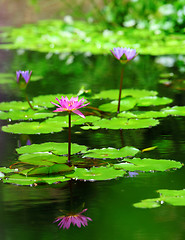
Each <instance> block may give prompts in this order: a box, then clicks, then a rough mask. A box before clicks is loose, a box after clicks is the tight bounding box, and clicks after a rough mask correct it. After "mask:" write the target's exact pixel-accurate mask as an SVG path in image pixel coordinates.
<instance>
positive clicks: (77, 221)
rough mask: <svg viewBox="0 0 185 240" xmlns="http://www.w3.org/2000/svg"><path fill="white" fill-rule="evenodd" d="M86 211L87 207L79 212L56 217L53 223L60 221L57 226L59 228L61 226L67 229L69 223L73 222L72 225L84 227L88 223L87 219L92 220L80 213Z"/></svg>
mask: <svg viewBox="0 0 185 240" xmlns="http://www.w3.org/2000/svg"><path fill="white" fill-rule="evenodd" d="M86 211H87V209H84V210H83V211H81V212H79V213H75V214H68V215H66V216H65V215H64V216H60V217H57V218H56V220H55V221H54V223H55V222H58V221H60V222H59V224H58V226H59V228H63V229H65V228H66V229H68V228H69V227H70V225H71V223H72V224H73V226H75V225H76V226H77V227H79V228H80V227H81V225H83V226H84V227H85V226H87V225H88V223H87V221H92V219H91V218H89V217H86V216H84V215H82V213H83V212H86Z"/></svg>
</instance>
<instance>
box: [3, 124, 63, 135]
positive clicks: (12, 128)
mask: <svg viewBox="0 0 185 240" xmlns="http://www.w3.org/2000/svg"><path fill="white" fill-rule="evenodd" d="M62 130H63V129H62V127H61V126H60V124H57V125H56V124H55V125H52V124H50V123H48V122H47V121H45V122H42V123H39V122H21V123H15V124H10V125H7V126H3V127H2V131H4V132H9V133H15V134H41V133H53V132H60V131H62Z"/></svg>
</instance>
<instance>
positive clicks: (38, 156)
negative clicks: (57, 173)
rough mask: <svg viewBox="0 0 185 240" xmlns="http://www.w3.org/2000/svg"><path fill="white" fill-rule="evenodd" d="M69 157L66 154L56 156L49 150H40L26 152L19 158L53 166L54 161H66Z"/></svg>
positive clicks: (31, 162)
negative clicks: (37, 151)
mask: <svg viewBox="0 0 185 240" xmlns="http://www.w3.org/2000/svg"><path fill="white" fill-rule="evenodd" d="M67 159H68V158H67V157H65V156H56V155H53V154H52V153H49V152H39V153H31V154H28V153H25V154H23V155H21V156H19V159H18V160H19V161H21V162H24V163H28V164H31V165H39V166H42V165H45V166H52V165H53V164H54V163H66V162H67Z"/></svg>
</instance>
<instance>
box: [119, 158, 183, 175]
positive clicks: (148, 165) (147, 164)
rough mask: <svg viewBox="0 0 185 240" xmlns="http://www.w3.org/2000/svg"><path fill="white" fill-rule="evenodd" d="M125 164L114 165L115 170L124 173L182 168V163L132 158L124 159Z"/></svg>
mask: <svg viewBox="0 0 185 240" xmlns="http://www.w3.org/2000/svg"><path fill="white" fill-rule="evenodd" d="M126 161H127V163H125V162H124V163H118V164H114V168H115V169H124V170H126V171H144V172H150V171H166V170H169V169H177V168H181V167H182V166H183V164H182V163H180V162H176V161H174V160H165V159H150V158H144V159H140V158H133V159H126Z"/></svg>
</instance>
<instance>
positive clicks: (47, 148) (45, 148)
mask: <svg viewBox="0 0 185 240" xmlns="http://www.w3.org/2000/svg"><path fill="white" fill-rule="evenodd" d="M86 149H87V147H86V146H84V145H78V144H75V143H72V144H71V154H75V153H78V152H80V151H84V152H85V150H86ZM16 151H17V152H18V153H19V154H24V153H36V152H52V153H54V154H57V155H65V154H68V143H56V142H46V143H41V144H32V145H27V146H23V147H20V148H17V149H16Z"/></svg>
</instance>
